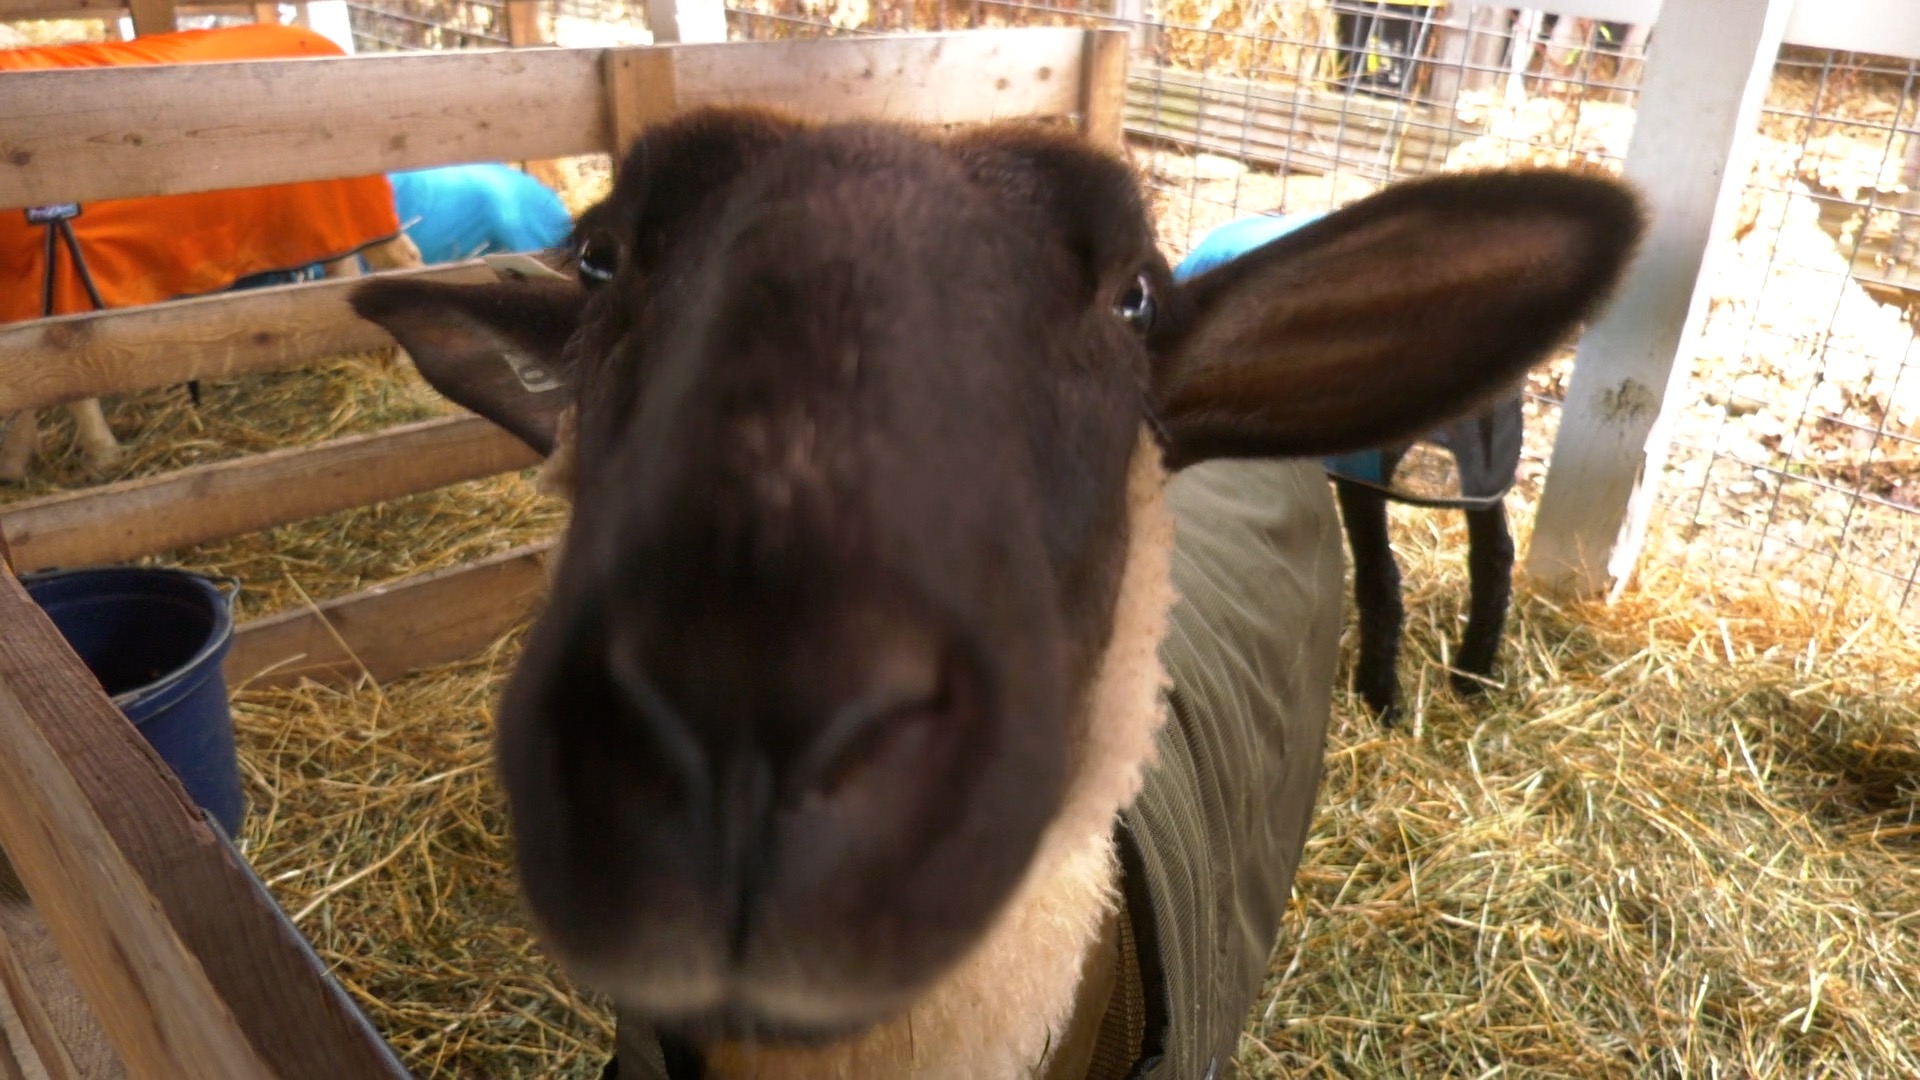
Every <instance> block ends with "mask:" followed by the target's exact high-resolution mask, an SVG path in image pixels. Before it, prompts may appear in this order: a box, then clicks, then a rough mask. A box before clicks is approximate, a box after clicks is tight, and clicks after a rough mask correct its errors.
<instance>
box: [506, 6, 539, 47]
mask: <svg viewBox="0 0 1920 1080" xmlns="http://www.w3.org/2000/svg"><path fill="white" fill-rule="evenodd" d="M541 3H542V0H507V44H509V45H511V46H513V47H514V48H516V49H518V48H520V47H522V46H526V45H545V44H547V35H546V34H545V33H543V32H541V29H540V5H541Z"/></svg>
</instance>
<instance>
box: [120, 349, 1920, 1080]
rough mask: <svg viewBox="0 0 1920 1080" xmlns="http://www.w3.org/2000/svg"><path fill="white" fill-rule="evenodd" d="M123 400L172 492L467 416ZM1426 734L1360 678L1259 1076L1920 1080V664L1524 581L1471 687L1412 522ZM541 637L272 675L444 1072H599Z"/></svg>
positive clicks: (276, 399)
mask: <svg viewBox="0 0 1920 1080" xmlns="http://www.w3.org/2000/svg"><path fill="white" fill-rule="evenodd" d="M207 390H208V402H209V405H208V407H207V408H206V409H204V410H201V411H199V412H194V411H192V410H190V409H189V408H188V407H187V406H186V405H185V403H184V399H183V394H181V393H177V392H155V393H151V394H144V395H135V396H133V397H131V398H129V399H126V400H124V401H122V402H121V403H119V405H118V407H116V408H115V409H114V410H113V411H112V416H113V419H114V421H115V423H116V426H117V427H118V428H120V430H121V432H122V434H123V435H125V436H128V437H130V440H131V442H132V444H133V445H132V448H133V451H134V457H133V461H134V462H135V463H136V468H137V470H138V471H143V472H144V471H149V470H154V469H159V468H163V467H168V466H171V465H175V464H178V463H180V462H182V461H185V460H191V459H209V458H213V457H216V456H224V455H228V454H232V453H237V452H241V451H245V450H253V449H260V448H263V447H264V446H266V445H280V444H285V443H291V442H299V441H308V440H311V439H313V438H317V437H320V436H321V435H325V434H337V433H344V432H347V431H355V430H365V429H367V428H368V427H371V426H377V425H378V424H382V423H389V422H393V421H396V420H401V419H407V418H411V417H413V416H416V415H419V414H420V413H422V412H424V411H426V410H427V409H428V408H430V407H431V406H430V405H429V404H428V399H427V397H426V395H425V393H424V391H422V390H421V389H420V388H419V386H418V385H417V384H416V383H415V382H414V381H413V380H412V378H411V377H410V376H403V375H399V374H396V373H393V372H391V371H389V370H387V369H386V368H384V367H383V366H382V365H380V364H378V363H376V362H373V361H370V360H364V359H362V360H348V361H343V362H341V363H339V364H336V365H333V366H331V367H328V368H326V369H323V370H320V371H316V372H310V373H302V374H290V375H283V376H271V377H265V378H257V379H249V380H244V381H241V382H236V383H223V384H211V385H209V386H208V388H207ZM557 520H558V519H557V508H555V507H554V506H552V505H551V504H550V503H548V502H547V501H545V500H542V499H541V498H539V497H538V496H536V495H534V494H533V493H532V491H531V488H530V485H528V484H527V483H526V482H525V480H524V478H522V477H518V476H515V477H508V478H504V479H502V480H498V481H491V482H484V483H479V484H470V485H462V486H460V487H459V488H454V489H449V490H448V491H445V492H442V493H437V494H434V495H428V496H422V497H419V498H417V499H412V500H405V501H404V502H403V503H400V504H393V505H389V506H387V507H384V508H376V509H371V510H365V511H356V512H353V513H350V514H343V515H334V516H331V517H329V518H325V519H320V520H318V521H314V522H309V523H306V524H304V525H299V526H289V527H286V528H283V529H279V530H274V532H273V533H271V534H268V535H265V536H262V537H256V538H249V539H246V540H242V541H236V542H233V543H229V544H223V545H212V546H208V547H204V548H200V549H195V550H192V551H187V552H180V553H174V554H173V555H172V556H170V557H168V558H167V559H166V561H169V562H173V563H176V564H182V565H188V566H195V567H201V568H205V569H209V570H217V571H222V572H235V573H239V574H241V575H242V576H243V577H244V578H246V580H247V581H248V585H249V589H250V595H251V596H252V597H253V605H254V607H255V609H256V610H258V609H264V608H268V607H275V606H280V605H283V604H291V603H297V602H298V597H299V596H300V595H302V594H305V595H308V596H311V597H313V598H315V599H324V598H326V597H328V596H332V595H338V594H340V593H344V592H348V591H351V590H353V589H355V588H359V587H361V586H363V585H365V584H367V583H370V582H371V581H373V580H377V579H378V578H381V577H385V576H390V575H392V574H397V573H402V572H407V571H410V570H415V569H424V568H427V567H431V566H437V565H442V564H446V563H449V562H452V561H455V560H457V559H459V558H465V557H470V556H472V555H476V554H480V553H483V552H487V551H495V550H501V549H504V548H507V547H510V546H513V545H515V544H518V543H522V542H525V541H526V540H529V539H533V538H535V537H538V536H541V535H545V534H546V533H547V532H549V531H550V530H551V529H552V528H553V527H554V525H555V524H556V522H557ZM1395 528H1396V541H1397V542H1398V543H1399V544H1400V546H1401V551H1402V555H1403V559H1404V562H1405V564H1406V576H1407V580H1408V582H1409V585H1410V595H1409V603H1410V610H1411V625H1410V629H1409V643H1410V648H1409V655H1408V657H1407V660H1406V664H1405V667H1404V670H1403V678H1404V680H1405V683H1406V686H1407V688H1408V692H1409V696H1410V697H1411V699H1412V701H1413V706H1414V716H1413V717H1412V719H1411V721H1410V723H1409V726H1408V727H1407V728H1406V729H1404V730H1399V731H1394V732H1382V731H1380V730H1379V729H1378V728H1377V727H1376V726H1375V725H1374V724H1373V723H1372V722H1371V721H1370V720H1368V719H1365V718H1364V717H1362V716H1360V715H1359V714H1358V713H1357V711H1356V708H1357V706H1356V703H1355V702H1354V701H1353V700H1351V699H1350V698H1349V697H1347V696H1346V695H1345V694H1344V693H1342V695H1341V696H1340V699H1339V701H1338V702H1337V715H1336V720H1335V726H1334V731H1333V734H1332V739H1331V742H1330V745H1329V748H1328V758H1327V761H1328V765H1327V776H1326V781H1325V787H1324V790H1323V793H1322V800H1321V801H1322V805H1323V809H1322V811H1321V813H1320V818H1319V822H1318V826H1317V828H1316V830H1315V832H1314V834H1313V836H1312V838H1311V841H1310V843H1309V845H1308V849H1307V853H1306V857H1305V860H1304V863H1303V865H1302V868H1301V871H1300V877H1299V884H1298V888H1297V899H1296V903H1295V905H1294V908H1293V911H1292V912H1291V914H1290V917H1289V919H1288V922H1287V925H1286V928H1285V932H1284V939H1283V942H1282V944H1281V947H1280V949H1279V951H1278V952H1277V954H1276V957H1275V965H1274V978H1273V981H1272V984H1271V986H1270V988H1269V990H1268V993H1267V995H1266V997H1265V999H1264V1000H1263V1002H1262V1003H1261V1004H1260V1006H1259V1007H1258V1008H1257V1009H1256V1010H1255V1011H1254V1013H1253V1014H1252V1015H1251V1016H1250V1018H1249V1027H1248V1034H1247V1037H1246V1039H1245V1041H1244V1043H1243V1047H1242V1052H1241V1055H1240V1056H1241V1061H1242V1064H1243V1066H1244V1067H1245V1068H1246V1070H1247V1071H1248V1072H1249V1073H1250V1074H1251V1075H1254V1076H1279V1075H1293V1074H1299V1073H1307V1074H1321V1075H1340V1076H1352V1075H1363V1076H1364V1075H1372V1076H1404V1075H1482V1074H1485V1073H1487V1072H1489V1071H1492V1070H1498V1069H1505V1070H1507V1071H1510V1072H1514V1073H1517V1074H1521V1075H1572V1076H1607V1075H1622V1074H1663V1075H1664V1074H1680V1073H1682V1072H1685V1073H1688V1074H1701V1075H1713V1074H1718V1075H1777V1074H1782V1073H1786V1072H1791V1073H1793V1074H1795V1075H1805V1074H1821V1075H1849V1076H1866V1075H1882V1076H1891V1075H1920V1021H1917V1020H1916V1017H1920V1007H1916V1006H1920V1002H1916V1001H1915V1000H1914V987H1916V986H1917V985H1920V927H1916V926H1915V925H1914V920H1915V918H1916V916H1915V914H1914V913H1915V912H1920V816H1917V815H1916V810H1917V809H1920V805H1917V803H1916V778H1917V777H1920V717H1916V716H1915V709H1914V706H1913V704H1912V703H1913V701H1914V700H1915V689H1916V686H1915V683H1916V681H1920V648H1917V647H1916V645H1917V643H1916V641H1915V636H1914V633H1913V631H1912V630H1911V629H1909V628H1907V627H1905V626H1902V625H1901V624H1900V623H1898V622H1896V621H1894V620H1893V619H1891V618H1889V617H1886V616H1885V615H1884V614H1881V613H1878V612H1874V611H1871V610H1869V609H1868V608H1867V607H1866V606H1865V604H1864V602H1861V603H1857V604H1853V605H1851V606H1849V604H1848V603H1846V602H1845V601H1844V600H1843V601H1842V602H1841V603H1840V604H1839V605H1838V606H1837V607H1834V608H1831V609H1828V610H1822V609H1820V608H1817V607H1814V606H1811V605H1803V604H1799V603H1786V602H1782V601H1781V600H1779V599H1778V598H1776V597H1772V596H1769V595H1767V594H1766V593H1764V592H1754V593H1738V594H1736V593H1729V592H1726V591H1723V590H1722V589H1720V588H1719V587H1717V586H1716V583H1715V582H1713V581H1710V580H1703V579H1699V578H1688V577H1684V576H1681V575H1678V574H1673V573H1669V572H1665V571H1662V570H1661V569H1660V568H1659V567H1654V568H1652V569H1651V570H1650V571H1649V573H1648V574H1647V576H1646V579H1645V580H1644V581H1643V583H1642V585H1641V586H1640V588H1639V589H1637V590H1636V591H1634V592H1632V593H1630V594H1629V595H1628V596H1627V597H1626V598H1625V599H1624V600H1623V601H1621V602H1620V603H1619V604H1617V605H1615V606H1613V607H1611V608H1608V607H1600V606H1589V607H1570V606H1563V605H1555V604H1553V603H1550V602H1548V601H1546V600H1543V599H1539V598H1535V597H1531V596H1528V595H1526V594H1525V593H1523V594H1522V597H1521V600H1520V603H1519V605H1518V609H1517V612H1516V615H1515V619H1514V625H1513V631H1512V634H1511V636H1510V645H1509V647H1508V649H1507V652H1506V654H1505V656H1504V658H1503V664H1502V668H1501V685H1500V686H1498V687H1496V688H1494V689H1492V690H1491V691H1490V692H1489V694H1488V695H1487V696H1486V698H1485V699H1484V700H1482V701H1479V702H1474V703H1463V702H1460V701H1457V700H1455V699H1454V698H1453V697H1451V696H1450V695H1449V694H1448V693H1447V692H1446V691H1445V690H1444V689H1442V687H1444V684H1445V679H1444V677H1443V674H1444V670H1443V664H1444V660H1445V656H1446V652H1445V650H1446V642H1447V641H1448V640H1450V636H1449V635H1450V634H1451V633H1453V632H1455V631H1456V630H1457V627H1458V624H1459V617H1460V613H1461V610H1462V601H1463V597H1464V594H1465V582H1464V576H1463V572H1462V568H1461V561H1462V560H1461V551H1462V543H1463V537H1462V534H1461V530H1460V528H1459V526H1458V525H1457V523H1456V522H1454V521H1453V520H1452V519H1451V518H1449V517H1447V516H1443V515H1437V514H1429V513H1424V512H1420V511H1413V510H1396V524H1395ZM517 647H518V638H517V636H516V635H509V636H508V637H507V638H505V639H503V640H502V641H500V642H499V643H497V644H496V645H495V646H494V647H493V648H491V649H490V650H488V651H487V652H486V653H484V654H483V655H481V656H478V657H475V658H473V659H472V660H470V661H468V662H465V663H462V664H456V665H453V666H450V667H446V668H442V669H439V670H436V671H431V672H426V673H422V674H420V675H417V676H415V677H412V678H408V679H404V680H400V681H399V682H396V683H394V684H392V685H390V686H388V687H385V688H380V687H376V686H373V685H371V684H363V685H360V686H357V687H354V688H352V689H349V690H341V691H335V690H327V689H322V688H319V687H315V686H311V685H309V686H305V687H302V688H299V689H294V690H287V691H273V692H252V691H247V690H244V689H242V690H241V691H240V692H239V693H238V694H237V697H236V705H235V716H236V724H237V726H238V729H239V736H240V744H241V751H242V757H243V761H244V769H245V774H246V778H247V786H248V791H249V794H250V796H251V797H252V799H253V803H254V807H255V811H254V815H253V818H252V820H251V821H250V823H249V825H248V828H247V832H246V844H247V850H248V853H249V855H250V857H251V858H252V859H253V861H254V863H255V865H256V866H257V867H258V869H259V871H260V873H261V876H262V877H263V878H265V879H266V880H267V881H268V883H269V884H270V885H271V887H272V889H273V891H274V893H275V895H276V896H277V897H278V898H279V899H280V902H281V903H282V904H283V905H284V906H285V908H286V909H287V911H288V912H290V913H292V914H294V915H295V916H296V917H297V921H298V923H299V925H300V927H301V929H302V930H303V931H304V932H305V933H307V934H308V935H309V936H311V937H312V938H313V940H314V941H315V943H316V945H317V947H318V948H319V950H320V952H321V954H322V955H323V956H324V957H326V959H327V960H328V962H329V963H330V964H331V965H333V968H334V970H335V972H336V973H337V974H338V975H339V977H340V978H341V979H342V981H343V982H344V983H345V984H346V985H347V987H348V988H349V989H350V990H351V991H352V992H353V993H354V995H355V996H356V998H357V999H358V1000H359V1001H360V1002H361V1003H362V1004H363V1005H364V1007H365V1008H366V1009H367V1011H368V1013H369V1014H370V1015H371V1016H372V1018H373V1020H374V1022H375V1023H376V1024H377V1025H378V1026H379V1028H380V1030H381V1031H383V1032H384V1033H385V1034H386V1035H387V1037H388V1038H390V1039H391V1040H392V1041H393V1043H394V1044H395V1046H396V1047H398V1048H399V1050H400V1051H401V1053H402V1054H404V1055H405V1056H406V1059H407V1061H408V1064H409V1065H410V1066H411V1067H412V1068H414V1069H415V1070H416V1072H418V1073H419V1074H421V1075H435V1076H442V1075H444V1076H489V1077H492V1076H534V1075H540V1076H547V1075H565V1076H590V1075H593V1071H594V1070H595V1069H596V1068H597V1066H598V1063H599V1061H600V1059H601V1055H602V1053H603V1051H604V1049H605V1047H606V1046H607V1044H608V1038H609V1028H608V1021H607V1018H606V1015H605V1013H604V1012H602V1011H601V1010H600V1009H599V1007H598V1006H597V1005H596V1004H595V1003H594V1002H591V1001H589V1000H586V999H583V998H582V997H581V996H579V995H578V994H577V993H576V992H575V991H573V990H571V989H569V988H568V987H567V984H566V982H565V980H564V979H563V978H562V977H561V976H560V975H559V974H558V973H557V972H556V971H555V970H554V968H553V967H552V965H551V964H550V963H549V962H548V961H547V960H546V959H545V957H544V956H543V955H542V954H541V952H540V950H539V948H538V947H537V945H536V944H535V943H534V940H533V938H532V936H531V935H530V933H529V932H528V929H527V924H526V920H525V919H524V917H523V916H522V915H521V914H520V912H519V909H518V906H517V904H516V901H515V899H514V887H513V882H512V878H511V873H510V870H509V862H508V847H507V840H506V836H505V819H504V816H503V813H502V808H501V802H500V797H499V794H498V790H497V788H496V786H495V784H494V782H493V778H492V771H491V762H490V758H489V749H488V742H489V733H490V729H489V719H488V717H489V710H490V708H491V705H492V702H493V699H494V696H495V694H496V693H497V690H498V686H499V681H500V679H501V678H502V676H503V675H504V673H505V671H506V670H507V669H508V668H509V666H510V664H511V662H512V658H513V656H514V655H515V651H516V649H517Z"/></svg>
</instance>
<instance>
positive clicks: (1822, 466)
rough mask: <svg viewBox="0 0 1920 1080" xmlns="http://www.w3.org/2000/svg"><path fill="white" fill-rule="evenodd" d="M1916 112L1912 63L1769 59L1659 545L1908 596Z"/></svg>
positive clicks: (1915, 498) (1917, 441)
mask: <svg viewBox="0 0 1920 1080" xmlns="http://www.w3.org/2000/svg"><path fill="white" fill-rule="evenodd" d="M1917 109H1920V61H1915V60H1911V59H1907V60H1901V59H1895V58H1874V57H1863V56H1858V55H1849V54H1839V53H1833V52H1824V51H1822V52H1815V51H1812V50H1797V49H1789V50H1786V52H1785V54H1784V55H1783V57H1782V60H1781V62H1780V64H1779V65H1778V66H1777V67H1776V69H1775V81H1774V87H1773V95H1772V100H1771V101H1770V102H1769V105H1768V106H1767V108H1766V109H1765V111H1764V115H1763V118H1762V121H1761V131H1760V132H1759V136H1758V143H1759V157H1760V163H1759V167H1758V168H1757V169H1756V170H1755V174H1756V175H1755V179H1754V181H1753V182H1752V183H1751V184H1750V185H1749V187H1748V189H1747V192H1746V200H1745V202H1744V204H1743V213H1742V216H1741V220H1740V223H1739V229H1740V230H1741V232H1742V233H1743V236H1742V238H1741V240H1740V242H1739V244H1738V245H1737V247H1736V248H1735V250H1733V251H1732V252H1729V253H1727V260H1728V262H1727V264H1726V265H1727V270H1726V272H1725V273H1724V274H1723V275H1722V282H1723V283H1724V284H1723V285H1722V287H1721V288H1720V289H1718V290H1716V297H1721V296H1724V297H1725V299H1724V300H1723V301H1722V305H1721V308H1720V310H1718V311H1716V312H1715V313H1714V315H1713V316H1710V319H1709V324H1708V329H1707V332H1706V334H1705V335H1703V339H1702V341H1701V348H1700V350H1699V354H1700V358H1699V361H1698V362H1697V363H1696V365H1695V370H1694V371H1693V372H1692V382H1691V385H1690V387H1689V391H1690V392H1689V395H1688V403H1687V406H1686V408H1685V410H1684V411H1682V412H1681V413H1679V414H1678V416H1677V419H1676V427H1677V431H1676V438H1675V440H1674V443H1673V458H1672V460H1671V463H1670V466H1669V476H1668V482H1667V484H1666V486H1665V488H1664V490H1663V493H1662V494H1663V499H1662V501H1663V503H1664V504H1665V510H1666V511H1667V516H1666V520H1665V521H1664V522H1661V523H1660V524H1661V525H1662V536H1661V537H1660V539H1661V540H1663V541H1664V543H1665V546H1666V548H1667V550H1668V553H1669V554H1670V555H1672V556H1678V557H1680V558H1683V559H1685V560H1687V562H1688V564H1689V565H1698V566H1701V567H1704V568H1706V569H1708V570H1709V571H1722V572H1725V571H1732V572H1736V573H1741V574H1745V575H1748V576H1749V577H1751V578H1752V579H1754V580H1760V581H1767V582H1771V583H1772V585H1773V587H1775V588H1779V589H1782V590H1785V591H1788V592H1799V593H1803V594H1812V595H1815V596H1817V597H1819V598H1822V599H1835V598H1841V597H1846V596H1849V595H1851V594H1853V593H1855V592H1858V591H1861V590H1867V591H1871V592H1873V593H1875V594H1877V596H1876V598H1877V599H1879V600H1881V601H1885V602H1889V603H1891V605H1892V606H1894V607H1895V609H1896V610H1899V611H1901V612H1902V613H1904V612H1905V611H1906V610H1907V605H1908V603H1909V601H1911V600H1913V599H1915V598H1916V590H1915V588H1914V585H1915V581H1916V580H1920V512H1917V509H1920V348H1917V347H1916V345H1915V340H1914V325H1913V321H1912V320H1913V319H1914V317H1915V316H1916V314H1920V272H1916V265H1915V263H1916V259H1915V255H1916V253H1917V249H1920V133H1916V128H1917V127H1920V125H1917V124H1916V111H1917ZM1903 189H1904V190H1903Z"/></svg>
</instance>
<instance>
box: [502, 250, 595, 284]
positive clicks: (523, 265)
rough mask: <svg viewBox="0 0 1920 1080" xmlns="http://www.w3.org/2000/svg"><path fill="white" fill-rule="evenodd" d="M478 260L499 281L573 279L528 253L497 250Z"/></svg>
mask: <svg viewBox="0 0 1920 1080" xmlns="http://www.w3.org/2000/svg"><path fill="white" fill-rule="evenodd" d="M480 261H481V262H483V263H486V264H487V269H489V270H492V271H493V274H494V277H496V278H499V279H500V280H501V281H526V280H527V279H528V278H558V279H559V280H561V281H572V280H573V279H572V278H570V277H568V276H567V275H565V274H563V273H561V272H560V271H558V270H555V269H554V268H553V267H551V266H548V265H547V264H546V263H544V262H541V261H540V260H539V259H537V258H535V257H534V256H532V255H529V254H524V253H518V252H497V253H495V254H492V255H482V256H480Z"/></svg>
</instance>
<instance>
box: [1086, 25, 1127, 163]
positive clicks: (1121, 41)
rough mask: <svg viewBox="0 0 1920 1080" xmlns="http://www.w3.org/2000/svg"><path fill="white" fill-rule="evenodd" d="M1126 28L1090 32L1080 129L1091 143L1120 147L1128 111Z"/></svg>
mask: <svg viewBox="0 0 1920 1080" xmlns="http://www.w3.org/2000/svg"><path fill="white" fill-rule="evenodd" d="M1127 46H1128V34H1127V32H1126V31H1125V30H1089V31H1087V42H1086V52H1085V54H1084V55H1083V56H1082V58H1081V61H1080V130H1081V132H1082V133H1083V134H1085V135H1086V137H1087V138H1088V139H1089V140H1091V141H1092V142H1094V143H1096V144H1098V145H1100V146H1104V147H1108V148H1109V149H1114V150H1118V149H1119V148H1120V145H1121V142H1122V140H1123V138H1124V136H1123V133H1122V131H1121V127H1122V124H1123V123H1124V121H1125V119H1126V110H1127Z"/></svg>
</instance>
